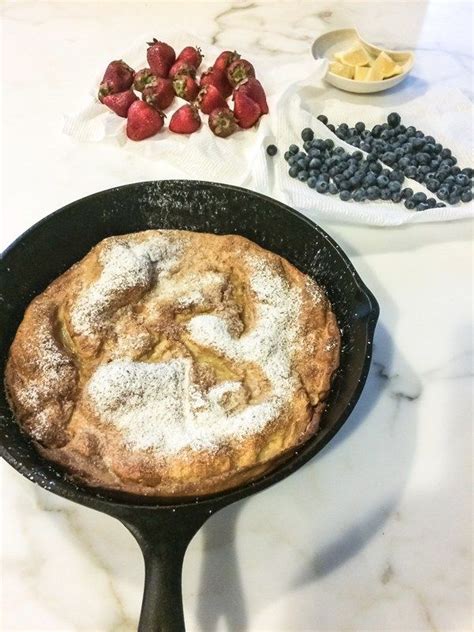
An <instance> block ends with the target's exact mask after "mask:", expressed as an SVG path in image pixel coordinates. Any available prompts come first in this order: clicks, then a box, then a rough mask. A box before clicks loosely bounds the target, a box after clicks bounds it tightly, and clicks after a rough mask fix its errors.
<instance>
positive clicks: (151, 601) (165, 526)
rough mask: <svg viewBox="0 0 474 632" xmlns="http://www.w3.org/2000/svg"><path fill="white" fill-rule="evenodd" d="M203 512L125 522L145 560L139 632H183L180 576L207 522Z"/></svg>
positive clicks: (154, 514) (144, 515) (146, 515)
mask: <svg viewBox="0 0 474 632" xmlns="http://www.w3.org/2000/svg"><path fill="white" fill-rule="evenodd" d="M209 516H210V514H209V512H207V511H206V512H204V511H203V510H202V509H198V508H197V507H196V509H191V508H186V509H185V508H183V509H179V508H177V509H175V510H173V509H171V508H169V509H163V510H158V511H156V510H154V511H150V512H142V511H140V512H139V514H138V515H137V516H134V517H133V518H132V520H131V521H128V520H122V522H123V523H124V524H125V526H126V527H127V528H128V529H129V531H131V533H132V534H133V535H134V536H135V539H136V540H137V542H138V544H139V545H140V548H141V550H142V553H143V557H144V560H145V591H144V595H143V602H142V609H141V613H140V623H139V625H138V632H184V631H185V625H184V612H183V596H182V590H181V573H182V568H183V561H184V554H185V553H186V549H187V547H188V545H189V543H190V542H191V540H192V539H193V537H194V535H195V534H196V533H197V532H198V531H199V529H200V528H201V526H202V525H203V524H204V522H205V521H206V519H207V518H209Z"/></svg>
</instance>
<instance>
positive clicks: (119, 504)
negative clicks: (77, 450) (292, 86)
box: [0, 180, 379, 632]
mask: <svg viewBox="0 0 474 632" xmlns="http://www.w3.org/2000/svg"><path fill="white" fill-rule="evenodd" d="M148 228H178V229H186V230H195V231H200V232H212V233H222V234H226V233H237V234H239V235H243V236H245V237H248V238H249V239H252V240H253V241H255V242H256V243H258V244H260V245H261V246H264V247H265V248H268V249H269V250H272V251H274V252H277V253H278V254H280V255H282V256H283V257H286V258H287V259H289V261H291V262H292V263H293V264H295V265H296V266H297V267H298V268H299V269H300V270H302V271H303V272H306V273H307V274H309V275H310V276H312V277H314V278H315V279H316V280H317V281H318V283H320V284H321V285H322V286H323V287H325V288H326V291H327V293H328V295H329V298H330V300H331V302H332V305H333V309H334V311H335V313H336V315H337V318H338V322H339V325H340V328H341V331H342V339H343V346H342V355H341V366H340V369H339V370H338V372H337V375H336V377H335V380H334V385H333V388H332V390H331V394H330V397H329V401H328V404H327V408H326V411H325V413H324V416H323V420H322V428H321V430H320V431H319V432H318V434H317V435H316V436H315V437H313V438H312V439H310V440H309V441H308V442H307V443H306V444H305V445H304V446H303V447H302V448H301V449H299V450H298V451H296V452H295V453H294V454H293V455H292V456H291V457H289V458H288V460H286V461H285V462H284V463H282V464H281V465H279V466H278V468H277V469H276V470H275V471H273V472H271V473H270V474H268V475H266V476H263V477H261V478H260V479H258V480H256V481H255V482H253V483H249V484H246V485H244V486H243V487H240V488H238V489H233V490H231V491H228V492H222V493H219V494H215V495H213V496H207V497H202V498H191V499H184V500H176V501H173V502H174V504H170V502H169V501H168V502H163V501H161V500H156V499H155V500H154V501H150V499H145V498H143V497H140V496H131V495H123V494H122V495H118V494H114V493H110V492H107V491H103V490H102V491H97V490H94V489H89V488H86V487H80V486H78V485H76V484H74V483H73V482H71V481H70V480H68V479H67V478H65V476H64V474H63V473H62V472H61V471H60V469H59V468H57V467H55V466H54V465H52V464H50V463H48V462H47V461H45V460H44V459H43V458H41V457H40V456H39V455H38V454H37V452H36V451H35V449H34V447H33V445H32V444H31V442H30V441H29V440H28V438H27V437H26V436H24V435H23V434H22V433H21V432H20V430H19V427H18V426H17V424H16V423H15V421H14V418H13V415H12V413H11V411H10V409H9V406H8V403H7V401H6V397H5V393H4V390H3V388H2V389H1V393H0V454H1V455H2V456H3V458H4V459H5V460H6V461H8V463H10V465H12V466H13V467H14V468H15V469H16V470H18V471H19V472H20V473H21V474H23V476H26V477H27V478H29V479H30V480H31V481H34V482H35V483H37V484H39V485H41V486H42V487H44V488H45V489H47V490H49V491H51V492H54V493H55V494H58V495H59V496H63V497H64V498H68V499H69V500H72V501H74V502H78V503H80V504H82V505H85V506H87V507H91V508H93V509H97V510H98V511H103V512H104V513H106V514H109V515H110V516H113V517H115V518H118V519H119V520H120V521H121V522H122V523H123V524H124V525H125V526H126V527H127V528H128V529H129V530H130V531H131V533H132V534H133V535H134V536H135V538H136V540H137V541H138V544H139V545H140V547H141V549H142V552H143V556H144V559H145V593H144V598H143V604H142V610H141V615H140V624H139V631H140V632H154V631H158V630H160V631H166V632H177V631H182V630H184V615H183V607H182V594H181V571H182V564H183V559H184V554H185V551H186V548H187V546H188V544H189V542H190V541H191V539H192V538H193V536H194V535H195V533H196V532H197V531H198V530H199V528H200V527H201V526H202V525H203V524H204V522H205V521H206V520H207V518H209V516H210V515H211V514H213V513H214V512H215V511H218V510H219V509H221V508H223V507H225V506H226V505H229V504H230V503H233V502H235V501H236V500H239V499H241V498H244V497H245V496H249V495H250V494H254V493H256V492H258V491H261V490H262V489H265V488H266V487H269V486H270V485H273V483H276V482H278V481H280V480H281V479H283V478H285V477H286V476H288V475H289V474H291V473H292V472H294V471H295V470H297V469H298V468H299V467H301V466H302V465H303V464H304V463H306V461H308V460H309V459H310V458H311V457H313V456H314V455H315V454H316V453H317V452H319V451H320V450H321V449H322V448H323V447H324V446H325V445H326V444H327V443H328V441H329V440H330V439H331V438H332V437H333V436H334V435H335V434H336V432H337V431H338V430H339V429H340V428H341V426H342V424H343V423H344V422H345V420H346V419H347V417H348V416H349V414H350V412H351V410H352V409H353V407H354V405H355V403H356V401H357V400H358V398H359V396H360V393H361V391H362V388H363V385H364V382H365V379H366V377H367V372H368V370H369V365H370V359H371V348H372V339H373V334H374V328H375V323H376V321H377V317H378V314H379V308H378V305H377V302H376V300H375V298H374V296H373V295H372V293H371V292H370V291H369V290H368V289H367V288H366V287H365V285H364V284H363V283H362V281H361V279H360V278H359V276H358V274H357V272H356V271H355V270H354V268H353V266H352V265H351V263H350V262H349V260H348V258H347V257H346V255H345V254H344V253H343V252H342V250H341V249H340V247H339V246H338V245H337V244H336V243H335V242H334V241H333V240H332V239H331V238H330V237H329V236H328V235H327V234H326V233H325V232H324V231H323V230H321V228H319V227H318V226H316V225H315V224H314V223H313V222H311V221H310V220H308V219H306V218H305V217H303V216H302V215H301V214H299V213H297V212H296V211H294V210H292V209H291V208H289V207H287V206H285V205H283V204H280V203H279V202H276V201H275V200H272V199H270V198H268V197H265V196H263V195H260V194H258V193H254V192H251V191H247V190H245V189H240V188H236V187H231V186H226V185H222V184H215V183H212V182H195V181H180V180H174V181H173V180H170V181H161V182H140V183H137V184H130V185H126V186H122V187H117V188H115V189H109V190H108V191H102V192H100V193H95V194H94V195H91V196H89V197H86V198H83V199H82V200H78V201H76V202H73V203H72V204H69V205H68V206H65V207H64V208H62V209H60V210H58V211H56V212H55V213H52V214H51V215H49V216H48V217H46V218H45V219H43V220H41V221H40V222H38V223H37V224H36V225H35V226H33V227H32V228H30V229H29V230H28V231H26V232H25V233H24V234H23V235H22V236H21V237H19V238H18V239H17V240H16V241H15V242H14V243H13V244H12V245H11V246H10V247H9V248H8V249H7V250H6V251H5V253H4V255H3V256H2V261H1V268H0V280H1V286H2V291H1V294H0V299H1V300H0V331H1V332H2V339H1V343H0V344H1V347H0V361H1V367H2V374H3V367H4V365H5V362H6V358H7V354H8V349H9V347H10V344H11V342H12V339H13V337H14V335H15V331H16V329H17V327H18V325H19V324H20V321H21V319H22V317H23V313H24V310H25V308H26V306H27V305H28V303H29V302H30V301H31V299H32V298H33V297H34V296H36V295H37V294H39V293H40V292H42V291H43V290H44V289H45V288H46V286H47V285H48V284H49V283H50V282H51V281H52V280H53V279H55V278H56V277H57V276H59V275H60V274H61V273H62V272H64V271H65V270H66V269H67V268H69V267H70V266H71V265H72V264H73V263H74V262H76V261H78V260H79V259H80V258H81V257H83V256H84V255H85V254H86V253H87V252H88V251H89V249H90V248H91V247H92V246H93V245H94V244H96V243H97V242H98V241H100V240H101V239H103V238H104V237H108V236H110V235H118V234H123V233H130V232H134V231H139V230H145V229H148Z"/></svg>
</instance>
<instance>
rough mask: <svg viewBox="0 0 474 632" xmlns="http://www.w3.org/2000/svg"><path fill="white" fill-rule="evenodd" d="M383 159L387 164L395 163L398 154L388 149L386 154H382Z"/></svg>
mask: <svg viewBox="0 0 474 632" xmlns="http://www.w3.org/2000/svg"><path fill="white" fill-rule="evenodd" d="M381 160H382V162H384V163H385V164H386V165H393V163H394V162H395V160H396V156H395V154H394V153H393V151H386V152H385V153H384V154H382V157H381Z"/></svg>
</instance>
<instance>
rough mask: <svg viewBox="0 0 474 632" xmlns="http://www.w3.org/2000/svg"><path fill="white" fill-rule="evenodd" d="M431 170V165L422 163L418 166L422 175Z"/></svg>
mask: <svg viewBox="0 0 474 632" xmlns="http://www.w3.org/2000/svg"><path fill="white" fill-rule="evenodd" d="M430 171H431V167H430V166H429V165H421V167H418V173H421V175H422V176H425V178H426V176H427V175H428V174H429V172H430Z"/></svg>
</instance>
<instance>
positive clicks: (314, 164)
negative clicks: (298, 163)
mask: <svg viewBox="0 0 474 632" xmlns="http://www.w3.org/2000/svg"><path fill="white" fill-rule="evenodd" d="M322 164H323V163H322V162H321V160H319V158H311V160H310V161H309V168H310V169H319V168H320V167H321V165H322Z"/></svg>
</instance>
